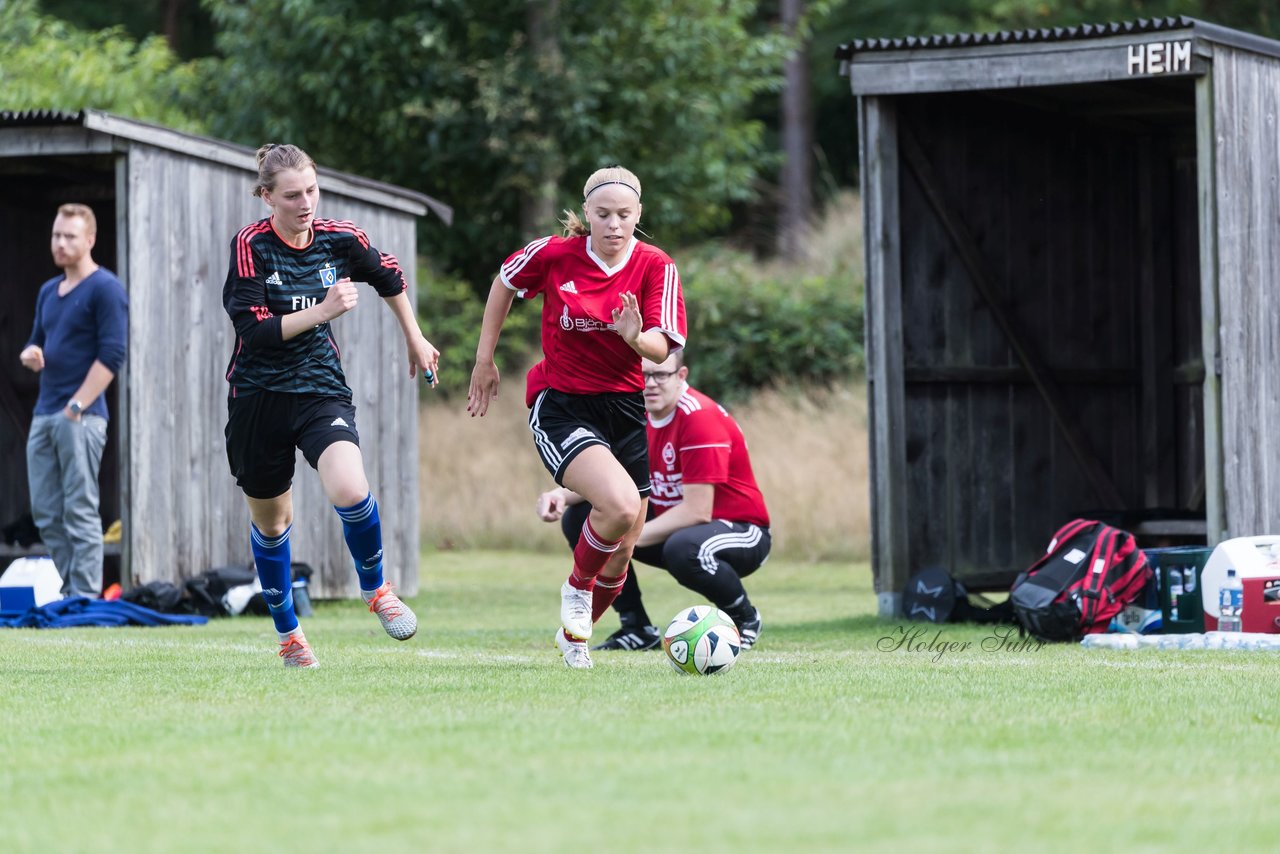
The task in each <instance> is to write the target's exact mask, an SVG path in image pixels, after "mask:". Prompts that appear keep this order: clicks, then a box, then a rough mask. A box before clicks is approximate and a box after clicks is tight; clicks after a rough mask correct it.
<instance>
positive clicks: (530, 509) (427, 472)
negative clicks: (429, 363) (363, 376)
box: [419, 375, 870, 560]
mask: <svg viewBox="0 0 1280 854" xmlns="http://www.w3.org/2000/svg"><path fill="white" fill-rule="evenodd" d="M516 381H517V383H518V382H519V379H518V375H517V380H516ZM422 414H423V417H422V419H421V422H420V423H421V429H420V434H419V450H420V458H421V460H422V472H421V478H422V493H421V494H422V518H421V531H422V540H423V544H424V545H426V546H428V547H432V548H438V549H463V548H511V549H534V550H537V551H548V550H559V549H564V548H565V546H564V541H563V539H562V538H561V536H560V528H559V526H558V525H548V524H546V523H544V522H542V521H540V520H539V519H538V518H537V516H535V515H534V501H535V500H536V499H537V497H538V493H540V492H542V491H543V490H546V489H550V488H551V487H552V486H554V483H553V482H552V480H551V476H550V475H548V474H547V472H546V470H545V469H543V467H542V463H541V462H539V460H538V457H537V454H536V453H535V452H534V449H533V440H532V438H531V437H530V435H529V427H528V425H527V424H526V422H525V417H526V414H527V410H525V408H524V406H523V402H522V401H521V400H520V399H519V394H518V393H517V392H508V393H506V394H504V395H503V397H502V398H501V399H500V400H499V401H498V403H497V405H496V406H495V407H494V408H493V409H491V410H490V412H489V414H488V415H486V416H485V417H484V418H471V417H470V416H468V415H467V413H466V412H465V404H462V405H455V404H453V403H448V404H438V403H435V402H431V403H427V404H424V408H423V413H422ZM734 417H735V418H737V420H738V423H739V424H740V425H741V426H742V430H743V432H744V433H745V434H746V437H747V444H748V447H749V448H750V449H751V460H752V465H753V466H754V468H755V472H756V479H757V480H758V481H759V483H760V489H761V491H763V492H764V496H765V501H766V503H767V504H768V505H769V514H770V516H771V518H772V522H773V525H772V533H773V537H774V541H773V542H774V553H775V554H777V555H779V556H786V557H787V558H789V559H809V560H820V559H864V558H865V557H866V556H867V554H868V551H869V540H870V534H869V531H870V528H869V524H870V523H869V493H868V465H867V426H866V425H867V418H866V395H865V391H864V389H863V387H862V386H861V385H860V384H859V385H850V386H848V387H844V388H836V389H831V390H822V391H814V392H808V393H803V394H802V393H799V392H778V391H770V392H766V393H762V394H759V395H756V396H755V397H754V398H753V399H752V400H751V402H750V403H748V404H744V405H742V406H739V407H737V408H736V409H735V410H734Z"/></svg>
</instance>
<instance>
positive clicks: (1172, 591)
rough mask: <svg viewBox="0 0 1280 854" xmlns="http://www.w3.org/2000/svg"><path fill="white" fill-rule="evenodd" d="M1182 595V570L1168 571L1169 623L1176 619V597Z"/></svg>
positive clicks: (1173, 569)
mask: <svg viewBox="0 0 1280 854" xmlns="http://www.w3.org/2000/svg"><path fill="white" fill-rule="evenodd" d="M1181 595H1182V570H1181V569H1179V568H1178V567H1176V566H1175V567H1171V568H1170V569H1169V622H1171V623H1172V622H1175V621H1176V620H1177V619H1178V597H1179V596H1181Z"/></svg>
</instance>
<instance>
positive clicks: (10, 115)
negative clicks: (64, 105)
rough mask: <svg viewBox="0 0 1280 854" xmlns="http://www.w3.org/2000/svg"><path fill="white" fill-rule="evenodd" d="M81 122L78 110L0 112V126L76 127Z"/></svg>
mask: <svg viewBox="0 0 1280 854" xmlns="http://www.w3.org/2000/svg"><path fill="white" fill-rule="evenodd" d="M83 121H84V113H82V112H80V111H79V110H77V111H75V112H68V111H67V110H0V125H16V126H23V125H78V124H81V123H82V122H83Z"/></svg>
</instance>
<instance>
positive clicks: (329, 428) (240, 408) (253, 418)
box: [226, 391, 360, 498]
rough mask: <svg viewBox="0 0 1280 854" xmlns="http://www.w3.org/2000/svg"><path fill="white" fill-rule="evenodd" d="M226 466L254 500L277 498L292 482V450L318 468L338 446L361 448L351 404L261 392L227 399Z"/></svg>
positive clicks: (296, 395)
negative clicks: (350, 444) (326, 452)
mask: <svg viewBox="0 0 1280 854" xmlns="http://www.w3.org/2000/svg"><path fill="white" fill-rule="evenodd" d="M226 437H227V462H228V463H230V464H231V473H232V474H233V475H235V478H236V485H237V486H239V487H240V488H241V489H243V490H244V494H245V495H247V496H249V497H250V498H275V497H276V496H277V495H283V494H284V493H285V492H287V491H288V489H289V487H290V485H292V483H293V463H294V458H295V454H294V449H295V448H297V449H298V450H300V451H302V455H303V457H305V458H306V460H307V462H308V463H310V464H311V467H312V468H315V467H316V465H317V463H319V461H320V455H321V454H322V453H324V450H325V448H327V447H329V446H330V445H332V444H333V443H334V442H354V443H355V444H356V445H357V446H358V445H359V444H360V434H359V433H357V432H356V408H355V406H354V405H352V403H351V401H349V400H343V399H341V398H337V397H328V396H325V395H318V394H285V393H281V392H274V391H260V392H257V393H256V394H249V395H243V396H240V397H232V398H228V399H227V429H226Z"/></svg>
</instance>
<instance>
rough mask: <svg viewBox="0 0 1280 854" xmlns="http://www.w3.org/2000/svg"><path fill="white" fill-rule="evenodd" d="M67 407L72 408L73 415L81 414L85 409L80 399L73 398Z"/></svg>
mask: <svg viewBox="0 0 1280 854" xmlns="http://www.w3.org/2000/svg"><path fill="white" fill-rule="evenodd" d="M67 409H69V410H71V414H72V415H79V414H80V413H81V412H82V411H84V407H83V406H82V405H81V404H80V401H78V400H73V401H71V402H70V403H68V404H67Z"/></svg>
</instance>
